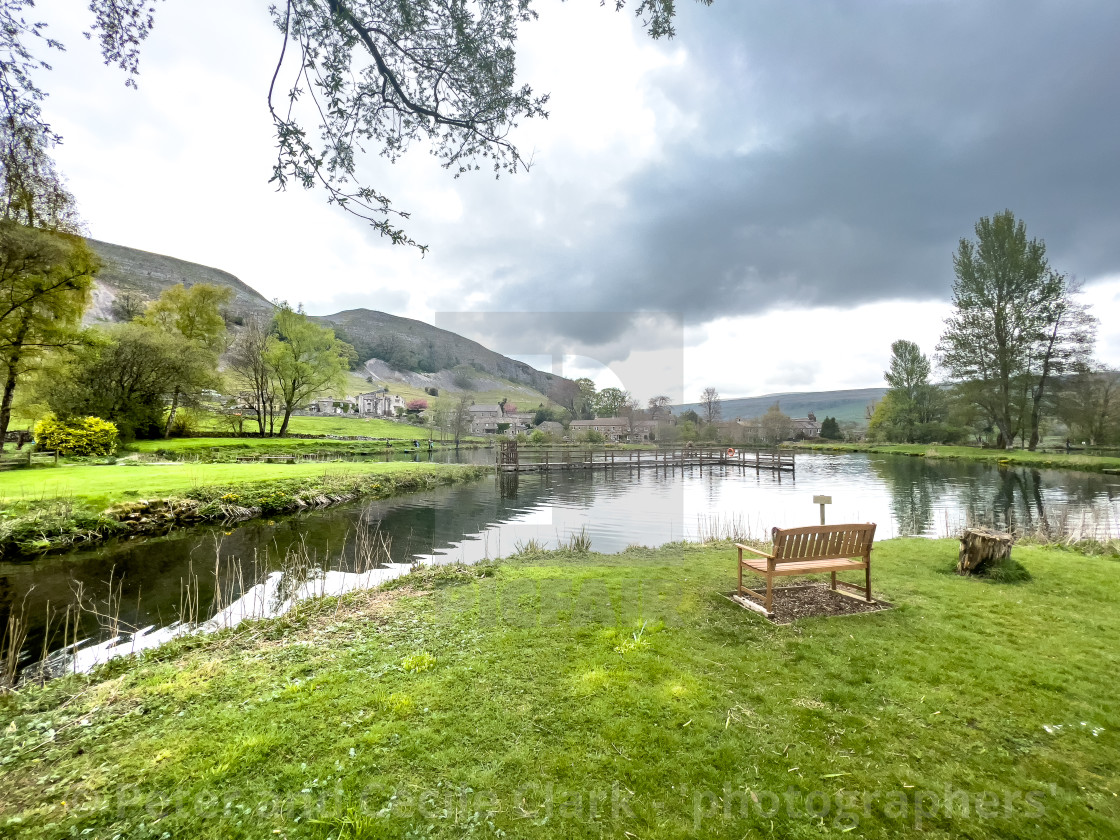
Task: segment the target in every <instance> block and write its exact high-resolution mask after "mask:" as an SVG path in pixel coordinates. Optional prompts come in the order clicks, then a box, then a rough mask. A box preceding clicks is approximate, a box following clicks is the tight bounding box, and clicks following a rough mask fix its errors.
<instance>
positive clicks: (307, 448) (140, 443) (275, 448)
mask: <svg viewBox="0 0 1120 840" xmlns="http://www.w3.org/2000/svg"><path fill="white" fill-rule="evenodd" d="M414 439H415V440H420V442H421V443H422V444H423V448H424V450H425V451H427V447H428V443H427V441H428V438H427V437H424V438H409V439H407V440H405V439H404V438H401V439H399V440H394V441H393V446H394V449H395V450H400V449H401V448H402V447H403V448H404V449H412V448H413V447H412V441H413V440H414ZM437 443H438V441H437ZM212 449H218V450H221V451H222V452H223V453H226V454H229V453H231V452H234V454H255V453H264V454H268V453H283V452H297V453H298V452H320V451H322V452H384V451H385V442H384V441H368V440H351V441H346V440H318V439H308V438H206V437H199V438H170V439H169V440H135V441H132V442H131V443H129V444H127V445H126V447H125V450H126V451H131V452H143V453H146V454H147V453H158V452H167V453H174V454H191V453H195V454H207V453H209V452H210V450H212ZM235 450H236V451H235ZM240 450H245V451H244V452H241V451H240Z"/></svg>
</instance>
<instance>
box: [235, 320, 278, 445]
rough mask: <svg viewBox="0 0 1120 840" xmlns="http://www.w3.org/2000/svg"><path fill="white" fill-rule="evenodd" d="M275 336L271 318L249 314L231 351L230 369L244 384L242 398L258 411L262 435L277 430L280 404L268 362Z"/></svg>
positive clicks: (253, 410) (259, 428)
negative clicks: (253, 316) (265, 318)
mask: <svg viewBox="0 0 1120 840" xmlns="http://www.w3.org/2000/svg"><path fill="white" fill-rule="evenodd" d="M274 340H275V339H274V336H273V335H272V332H271V329H270V325H269V323H268V322H266V321H264V320H263V319H261V318H250V319H249V321H248V322H247V323H246V324H245V328H244V329H243V330H242V331H241V334H240V335H239V336H238V337H237V340H236V341H234V343H233V347H232V348H231V351H230V354H229V366H230V369H231V370H232V371H233V372H234V373H235V374H236V375H237V377H238V378H239V379H240V380H241V384H242V385H243V386H244V388H245V390H244V391H243V393H242V394H241V398H242V400H244V401H245V403H246V404H247V405H248V408H249V409H250V410H251V411H252V412H253V414H254V415H256V421H257V430H258V434H260V436H261V437H264V436H265V435H266V434H267V435H271V434H273V432H274V431H275V423H276V414H277V410H278V408H279V400H278V398H277V392H276V381H275V379H274V378H273V376H272V367H271V366H270V364H269V358H270V351H271V348H272V344H273V342H274Z"/></svg>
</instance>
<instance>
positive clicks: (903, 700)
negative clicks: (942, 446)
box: [0, 540, 1120, 840]
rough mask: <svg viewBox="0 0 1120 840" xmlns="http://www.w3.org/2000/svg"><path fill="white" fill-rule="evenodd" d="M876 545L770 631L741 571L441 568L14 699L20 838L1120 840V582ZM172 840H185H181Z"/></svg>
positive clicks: (661, 557)
mask: <svg viewBox="0 0 1120 840" xmlns="http://www.w3.org/2000/svg"><path fill="white" fill-rule="evenodd" d="M955 545H956V544H955V543H954V542H952V541H922V540H893V541H888V542H884V543H882V544H881V545H880V546H879V547H878V548H877V551H876V555H875V561H874V563H875V565H874V583H875V588H876V590H877V592H879V593H882V595H883V596H884V597H886V598H887V599H889V600H891V601H893V602H894V603H896V604H897V605H898V608H897V609H895V610H892V611H887V612H880V613H875V614H869V615H863V616H853V617H844V618H828V619H824V618H822V619H811V620H805V621H802V622H799V623H798V624H796V625H794V626H790V627H776V626H773V625H770V624H768V623H767V622H766V621H765V620H763V619H762V618H761V617H760V616H758V615H755V614H753V613H749V612H746V611H744V610H742V609H740V608H739V607H737V606H734V605H733V604H731V603H729V602H728V601H726V600H725V599H724V598H722V597H721V596H720V595H719V592H720V591H726V590H728V589H731V588H732V587H733V585H734V579H735V575H734V557H733V552H732V549H731V548H730V547H728V546H718V547H717V546H681V545H675V546H669V547H666V548H663V549H660V550H656V551H655V550H648V549H632V550H629V551H627V552H625V553H623V554H620V555H616V556H600V555H583V556H579V555H573V554H570V553H558V554H537V555H533V556H531V557H529V558H523V559H520V560H513V561H509V562H507V563H503V564H499V565H498V566H496V567H493V566H492V567H485V568H478V567H476V568H474V569H455V568H450V569H444V570H442V571H439V572H437V571H431V570H429V571H426V572H424V573H423V574H421V575H419V576H414V577H413V579H411V588H404V589H398V590H395V591H393V592H390V593H361V594H357V595H353V596H349V597H347V598H345V599H343V600H342V601H340V602H335V601H322V602H317V603H311V604H307V605H305V606H304V607H303V608H301V609H300V610H298V611H297V612H296V613H295V614H292V615H289V616H287V617H285V618H283V619H279V620H276V621H272V622H267V623H263V624H255V625H248V626H245V627H242V628H240V629H238V630H236V631H233V632H231V633H227V634H224V635H222V636H219V637H215V638H210V639H206V640H190V641H187V642H183V643H180V644H179V645H178V647H169V648H164V649H162V650H160V651H158V652H156V653H154V654H150V655H149V657H148V658H147V659H146V660H143V661H142V662H140V663H139V664H135V665H129V664H127V663H119V664H116V665H113V666H110V670H106V671H103V672H102V673H101V674H99V675H98V676H96V677H94V678H84V677H70V678H67V679H65V680H61V681H57V682H55V683H49V684H47V686H46V687H44V688H36V687H28V688H25V689H23V690H21V691H20V692H18V693H16V694H14V695H9V696H8V697H6V698H0V766H2V767H3V781H2V782H0V785H2V787H3V793H4V795H3V796H2V797H0V826H5V827H6V830H7V831H9V832H10V833H11V835H12V836H27V837H44V838H45V837H52V838H53V837H59V836H71V835H78V836H82V835H83V832H88V834H87V835H85V836H94V837H101V836H104V837H109V836H114V835H116V834H118V833H119V836H127V837H158V836H171V837H188V836H189V837H214V838H231V837H262V838H263V837H291V838H296V837H323V838H325V837H336V838H337V837H350V838H354V837H362V838H386V837H401V838H404V837H440V838H442V837H447V838H452V837H454V838H460V837H511V838H512V837H516V838H537V837H539V838H574V837H611V838H615V837H617V838H642V840H652V838H694V837H716V838H722V837H728V838H732V837H734V838H741V837H756V836H758V837H775V838H819V837H842V836H851V837H863V838H884V840H885V838H896V837H938V838H948V837H954V838H956V837H967V838H989V837H990V838H1011V837H1014V838H1025V837H1037V838H1055V837H1069V838H1073V837H1077V838H1112V837H1116V836H1120V798H1118V796H1117V794H1120V783H1118V781H1117V780H1118V779H1120V698H1118V695H1117V692H1116V676H1117V674H1118V673H1120V598H1118V597H1117V591H1118V586H1117V579H1118V575H1120V563H1118V562H1117V559H1116V558H1114V557H1103V556H1098V557H1089V556H1084V555H1080V554H1075V553H1073V552H1070V551H1064V550H1058V549H1042V548H1027V547H1022V546H1020V547H1017V548H1016V557H1017V559H1019V560H1020V561H1021V562H1022V563H1023V564H1024V565H1025V566H1026V567H1027V568H1028V569H1029V570H1030V571H1031V573H1032V574H1033V576H1034V579H1033V581H1031V582H1029V583H1025V584H1019V585H1014V586H1011V585H1002V586H998V585H993V584H990V583H986V582H982V581H979V580H975V579H962V578H958V577H956V576H953V575H950V574H947V573H946V569H947V567H949V566H950V564H951V563H952V561H953V559H954V556H955ZM165 832H166V834H165Z"/></svg>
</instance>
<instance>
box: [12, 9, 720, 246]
mask: <svg viewBox="0 0 1120 840" xmlns="http://www.w3.org/2000/svg"><path fill="white" fill-rule="evenodd" d="M698 2H700V3H703V4H705V5H710V4H711V0H698ZM34 5H35V3H34V0H3V2H0V63H2V64H3V70H4V72H3V73H0V99H2V103H0V104H2V105H3V108H4V110H5V111H6V112H7V113H10V114H15V115H16V116H17V118H18V119H19V120H20V121H21V122H26V123H31V124H36V125H39V126H41V127H42V128H44V130H46V131H48V132H50V129H49V126H47V125H46V123H45V122H44V121H43V119H42V115H41V113H40V110H39V102H40V101H41V100H42V98H43V96H44V93H43V91H42V90H41V89H40V88H39V87H38V86H37V83H36V81H35V75H36V73H38V72H39V71H41V70H44V69H48V65H47V64H46V62H45V61H43V60H42V58H41V57H40V56H37V55H36V54H35V52H34V50H33V49H32V48H33V47H36V46H43V47H45V48H47V49H51V48H58V49H61V48H62V45H61V44H60V43H59V42H58V41H56V40H53V39H50V38H45V37H42V36H43V35H44V24H42V23H38V22H35V21H34V20H31V19H29V18H28V17H27V15H28V13H29V11H30V9H31V8H32V7H33V6H34ZM613 5H614V6H615V8H616V9H621V8H623V7H624V6H625V5H626V2H625V0H616V2H615V3H614V4H613ZM155 8H156V4H155V1H154V0H90V3H89V9H90V11H91V12H92V14H93V23H92V26H91V31H90V32H89V33H87V34H88V35H90V36H92V37H95V38H96V40H97V42H98V45H99V46H100V48H101V53H102V57H103V58H104V60H105V63H106V64H114V65H116V66H118V67H120V68H121V69H122V70H124V71H125V72H126V73H127V74H129V76H128V81H127V84H132V85H134V84H135V74H136V73H137V72H138V69H139V54H140V46H141V44H142V42H143V41H144V39H145V38H147V36H148V34H149V33H150V32H151V30H152V26H153V20H154V18H153V16H154V13H155ZM634 9H635V11H636V13H637V14H638V16H639V17H640V18H641V19H642V21H643V23H644V25H645V27H646V30H647V31H648V33H649V35H650V36H651V37H653V38H662V37H671V36H672V35H673V34H674V30H673V17H674V15H675V11H676V8H675V3H674V2H672V0H636V2H635V4H634ZM270 13H271V15H272V17H273V20H274V22H275V24H276V26H277V28H278V29H279V31H280V45H279V55H278V58H277V62H276V65H275V69H274V71H273V73H272V81H271V83H270V85H269V89H268V104H269V110H270V112H271V115H272V120H273V125H274V127H275V131H276V139H277V147H278V155H277V159H276V162H275V165H274V167H273V178H272V180H273V181H274V182H275V183H277V184H278V186H280V187H281V188H283V187H285V186H286V185H287V184H289V183H295V184H297V185H299V186H302V187H304V188H312V187H321V188H323V189H324V190H326V192H327V194H328V197H329V200H330V201H331V202H332V203H335V204H337V205H339V206H341V207H343V208H344V209H346V210H347V211H349V212H351V213H355V214H357V215H359V216H361V217H362V218H365V219H367V220H368V221H369V222H370V224H372V225H373V227H374V228H375V229H376V230H378V231H379V232H380V233H381V234H382V235H383V236H387V237H389V238H390V239H392V241H393V242H399V243H410V244H416V243H415V242H414V241H413V240H412V239H411V238H410V237H409V235H408V234H407V233H406V232H405V231H404V230H403V229H401V228H400V227H399V226H398V220H400V219H404V218H407V216H408V214H407V213H405V212H402V211H399V210H397V209H396V208H394V207H393V205H392V202H391V200H390V199H389V197H388V196H386V195H385V194H384V193H382V192H381V191H379V190H378V189H376V188H375V187H372V186H369V185H367V184H365V183H362V182H361V181H360V180H359V178H358V176H357V170H358V166H359V163H360V158H361V153H362V152H363V151H364V150H365V149H366V148H367V147H370V146H372V147H374V148H375V149H376V150H377V151H379V152H380V153H381V154H382V155H384V156H385V157H387V158H388V159H389V160H391V161H395V160H396V159H397V158H399V157H400V156H401V155H402V154H404V153H405V152H406V151H407V150H408V149H409V147H410V146H412V145H414V144H417V143H419V144H422V145H423V146H424V147H425V148H427V149H429V150H431V151H432V153H433V154H435V155H436V156H437V157H438V158H439V159H440V161H441V163H442V164H443V166H444V167H446V168H448V169H451V170H452V171H454V172H455V173H456V174H459V173H462V172H466V171H468V170H472V169H478V168H479V161H480V160H482V161H487V162H488V163H489V164H490V165H491V166H492V168H493V171H494V172H495V173H500V172H502V171H508V172H513V171H517V170H518V169H525V168H527V167H528V163H527V161H525V160H524V159H523V158H522V156H521V154H520V153H519V152H518V150H517V148H516V146H515V145H514V144H513V142H512V140H511V139H510V132H511V130H512V129H513V128H514V127H516V125H517V124H518V122H519V121H520V120H521V119H525V118H532V117H542V118H543V117H547V116H548V114H547V112H546V111H545V104H546V103H547V100H548V97H547V96H539V95H537V94H535V93H534V92H533V91H532V89H531V88H530V87H529V86H527V85H522V86H518V85H517V82H516V58H517V53H516V44H517V35H518V26H519V25H520V24H521V23H524V22H526V21H529V20H532V19H534V18H535V17H536V13H535V12H534V11H533V9H532V6H531V0H491V1H490V2H485V3H460V2H453V3H447V2H443V0H409V2H391V3H387V2H383V0H286V2H279V3H276V4H274V5H272V6H271V7H270ZM3 117H4V114H2V113H0V120H2V119H3ZM309 121H310V122H309ZM309 125H317V132H318V135H319V137H318V140H315V139H313V135H314V133H315V129H309V127H308V126H309ZM51 137H52V138H53V139H55V140H57V137H56V136H55V135H53V133H52V134H51Z"/></svg>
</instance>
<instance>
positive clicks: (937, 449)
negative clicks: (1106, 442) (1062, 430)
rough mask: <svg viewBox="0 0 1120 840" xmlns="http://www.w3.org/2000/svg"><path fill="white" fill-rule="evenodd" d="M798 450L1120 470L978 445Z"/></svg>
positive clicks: (1103, 461) (1058, 455)
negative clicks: (981, 447) (979, 446)
mask: <svg viewBox="0 0 1120 840" xmlns="http://www.w3.org/2000/svg"><path fill="white" fill-rule="evenodd" d="M787 446H788V447H789V448H794V449H814V450H820V451H825V452H874V453H877V454H883V455H911V456H918V457H923V458H946V459H954V458H957V459H964V460H969V461H990V462H993V463H1007V464H1011V465H1013V466H1017V467H1043V468H1054V469H1063V470H1084V471H1087V472H1100V471H1102V470H1120V458H1117V457H1113V456H1102V455H1077V454H1073V453H1071V454H1068V455H1067V454H1066V453H1064V452H1028V451H1026V450H1023V449H1006V450H1005V449H980V448H978V447H974V446H939V445H934V444H926V443H913V444H907V443H888V444H866V443H798V444H787Z"/></svg>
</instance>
